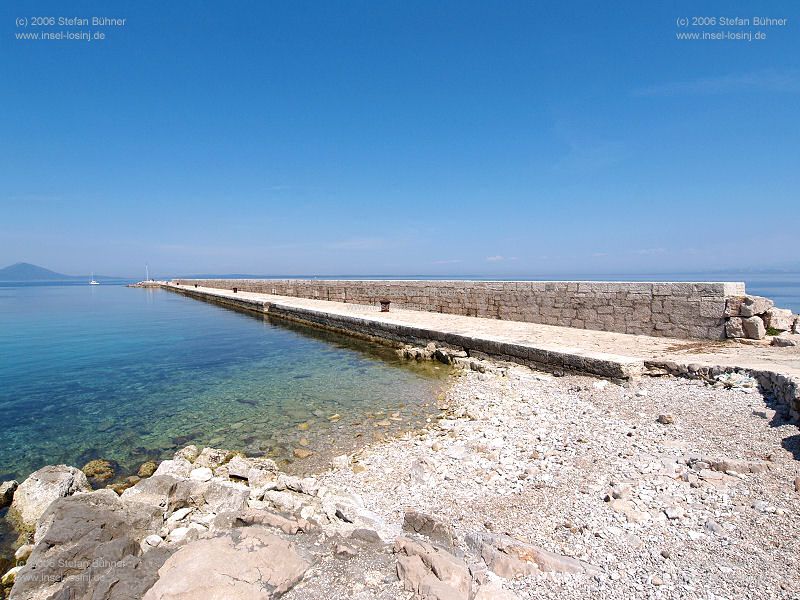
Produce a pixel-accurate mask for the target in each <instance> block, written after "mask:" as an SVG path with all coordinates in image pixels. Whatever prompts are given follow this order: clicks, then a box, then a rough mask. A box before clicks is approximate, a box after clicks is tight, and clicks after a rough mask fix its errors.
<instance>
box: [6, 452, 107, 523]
mask: <svg viewBox="0 0 800 600" xmlns="http://www.w3.org/2000/svg"><path fill="white" fill-rule="evenodd" d="M91 489H92V488H91V486H90V485H89V481H88V480H87V479H86V475H84V474H83V472H82V471H79V470H78V469H76V468H75V467H68V466H67V465H48V466H46V467H42V468H41V469H39V470H38V471H34V472H33V473H31V475H30V476H29V477H28V478H27V479H26V480H25V481H23V482H22V483H21V484H20V486H19V487H18V488H17V490H16V492H14V501H13V502H12V503H11V509H10V513H9V514H10V515H11V517H12V520H14V521H16V522H17V523H18V524H19V525H21V526H22V527H23V528H32V527H35V526H36V522H37V521H38V520H39V518H40V517H41V516H42V515H43V514H44V512H45V511H46V510H47V508H48V507H49V506H50V504H51V503H52V502H53V501H54V500H57V499H58V498H64V497H66V496H71V495H72V494H74V493H76V492H89V491H91Z"/></svg>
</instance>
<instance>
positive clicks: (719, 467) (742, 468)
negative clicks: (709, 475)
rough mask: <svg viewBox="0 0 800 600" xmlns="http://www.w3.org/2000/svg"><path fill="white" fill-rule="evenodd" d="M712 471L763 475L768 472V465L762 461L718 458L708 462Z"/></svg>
mask: <svg viewBox="0 0 800 600" xmlns="http://www.w3.org/2000/svg"><path fill="white" fill-rule="evenodd" d="M709 462H710V463H711V469H712V470H713V471H722V472H723V473H727V472H728V471H731V472H734V473H765V472H766V471H769V469H770V467H769V463H768V462H766V461H763V460H739V459H735V458H720V459H717V460H711V461H709Z"/></svg>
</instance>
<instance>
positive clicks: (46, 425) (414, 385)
mask: <svg viewBox="0 0 800 600" xmlns="http://www.w3.org/2000/svg"><path fill="white" fill-rule="evenodd" d="M579 278H580V279H598V280H603V279H605V280H609V279H638V280H660V281H668V280H675V281H680V280H694V281H703V280H705V281H720V280H733V281H741V280H743V281H745V282H746V284H747V290H748V292H749V293H751V294H759V295H764V296H768V297H770V298H772V299H774V300H775V301H776V304H777V305H778V306H782V307H785V308H791V309H792V310H793V311H794V312H796V313H800V274H798V273H788V274H778V275H776V274H769V275H766V274H735V273H732V274H720V273H705V274H697V273H693V274H680V273H672V274H659V275H655V276H638V277H631V276H630V275H625V276H619V277H615V276H603V277H598V276H585V277H581V276H580V275H571V276H569V277H562V278H561V279H579ZM446 372H447V370H446V369H445V368H444V367H438V365H433V364H430V363H428V364H424V363H423V364H419V363H407V362H405V361H402V360H399V359H398V358H397V357H396V356H395V354H394V352H393V351H392V350H391V349H387V348H384V347H382V346H379V345H373V344H368V343H364V342H361V341H356V340H353V339H350V338H348V337H346V336H339V335H335V334H331V333H326V332H322V331H319V330H315V329H312V328H306V327H302V326H298V325H293V324H288V323H285V322H280V321H275V320H271V319H267V318H263V317H259V316H252V315H248V314H243V313H240V312H236V311H232V310H229V309H225V308H221V307H219V306H216V305H213V304H207V303H204V302H199V301H197V300H192V299H188V298H185V297H183V296H180V295H177V294H173V293H170V292H165V291H162V290H143V289H130V288H125V287H123V286H120V285H100V286H88V285H85V284H80V285H14V284H0V427H2V437H1V438H0V481H1V480H4V479H7V478H10V477H15V478H21V477H24V476H26V475H27V474H28V473H30V472H31V471H33V470H35V469H37V468H39V467H41V466H43V465H45V464H52V463H61V462H63V463H67V464H72V465H76V466H78V467H80V466H82V465H83V464H84V463H86V462H87V461H89V460H91V459H94V458H105V459H108V460H112V461H114V462H116V463H118V472H119V474H120V475H127V474H130V473H131V472H135V471H136V469H137V468H138V466H139V465H140V464H141V463H142V462H144V461H146V460H151V459H156V460H157V459H162V458H164V457H166V456H168V455H169V454H171V453H172V451H173V450H174V449H175V448H177V447H180V446H183V445H186V444H188V443H197V444H198V445H214V446H221V447H227V448H232V449H239V450H243V451H245V452H247V453H248V454H266V455H269V456H273V457H275V458H276V459H278V460H279V461H283V462H284V463H286V464H288V463H289V462H291V461H292V460H293V459H294V450H295V449H297V448H308V449H310V450H312V451H313V452H314V453H315V455H317V456H321V455H326V454H327V455H329V454H330V453H331V452H335V451H339V450H342V451H343V450H348V449H352V447H353V446H355V445H358V444H359V443H361V442H364V441H371V440H372V439H373V438H375V437H376V436H380V435H382V434H384V433H390V434H391V433H395V432H397V431H400V430H403V429H407V428H409V427H410V426H416V425H419V424H420V423H421V422H422V421H423V420H424V418H426V417H427V416H429V415H430V414H431V413H432V412H434V410H433V407H432V405H433V404H434V402H433V400H434V399H435V395H436V393H437V392H438V390H439V389H440V388H441V386H442V384H443V382H444V377H445V375H446ZM337 414H338V415H339V418H336V417H334V418H333V419H331V417H332V416H334V415H337ZM376 423H379V424H380V425H376ZM387 423H388V424H387ZM313 460H314V459H310V460H309V461H307V462H313ZM299 463H300V464H303V461H299ZM295 467H299V465H298V464H297V463H296V464H295Z"/></svg>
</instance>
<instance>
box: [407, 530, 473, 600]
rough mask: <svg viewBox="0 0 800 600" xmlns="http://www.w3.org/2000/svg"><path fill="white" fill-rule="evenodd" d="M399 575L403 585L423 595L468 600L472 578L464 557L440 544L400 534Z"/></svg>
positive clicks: (442, 598) (443, 598) (440, 598)
mask: <svg viewBox="0 0 800 600" xmlns="http://www.w3.org/2000/svg"><path fill="white" fill-rule="evenodd" d="M394 551H395V553H397V554H399V555H400V556H399V557H398V559H397V576H398V578H399V579H400V581H402V582H403V587H404V588H405V589H406V590H408V591H412V592H414V593H415V594H418V595H419V596H421V597H422V598H432V599H433V598H435V599H437V600H468V599H469V597H470V595H471V592H472V578H471V577H470V574H469V569H468V568H467V565H466V564H465V563H464V561H462V560H460V559H458V558H456V557H455V556H453V555H452V554H450V553H448V552H445V551H444V550H442V549H441V548H436V547H434V546H431V545H430V544H424V543H418V542H414V541H413V540H410V539H408V538H405V537H402V536H401V537H398V538H397V540H396V541H395V546H394Z"/></svg>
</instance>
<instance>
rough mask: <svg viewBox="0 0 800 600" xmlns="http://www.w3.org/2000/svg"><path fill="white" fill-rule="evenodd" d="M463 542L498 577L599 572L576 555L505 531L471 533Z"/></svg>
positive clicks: (593, 573) (591, 573)
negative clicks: (498, 532) (548, 548)
mask: <svg viewBox="0 0 800 600" xmlns="http://www.w3.org/2000/svg"><path fill="white" fill-rule="evenodd" d="M467 544H468V545H469V546H470V547H471V548H473V550H475V551H476V552H477V553H479V554H480V556H481V558H482V559H483V561H484V562H485V563H486V566H488V567H489V568H490V569H491V570H492V571H494V572H495V573H497V574H498V575H500V576H501V577H506V578H513V577H517V576H519V575H531V574H535V573H539V572H554V573H586V574H589V575H596V574H598V573H600V570H599V569H598V568H597V567H594V566H593V565H590V564H588V563H585V562H583V561H580V560H578V559H576V558H571V557H569V556H562V555H560V554H556V553H555V552H550V551H548V550H544V549H543V548H539V547H538V546H534V545H533V544H527V543H525V542H521V541H519V540H516V539H514V538H512V537H509V536H506V535H498V534H492V533H475V534H472V535H470V536H468V537H467Z"/></svg>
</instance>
